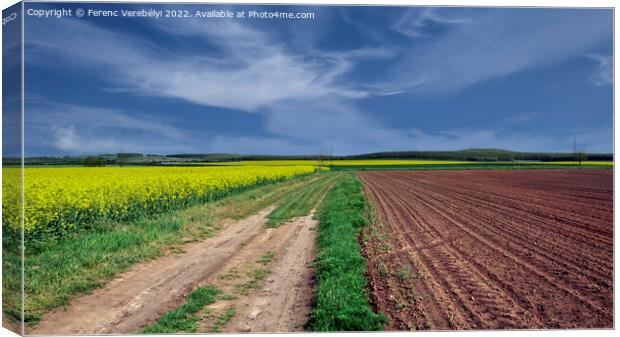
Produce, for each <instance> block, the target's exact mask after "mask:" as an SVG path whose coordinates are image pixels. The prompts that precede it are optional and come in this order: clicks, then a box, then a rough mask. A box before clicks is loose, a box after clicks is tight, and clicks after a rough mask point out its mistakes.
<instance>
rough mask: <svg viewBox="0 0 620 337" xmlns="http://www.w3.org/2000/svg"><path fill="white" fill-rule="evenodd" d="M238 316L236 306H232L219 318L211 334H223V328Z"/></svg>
mask: <svg viewBox="0 0 620 337" xmlns="http://www.w3.org/2000/svg"><path fill="white" fill-rule="evenodd" d="M236 314H237V309H236V308H235V306H234V305H231V306H230V307H228V309H226V311H225V312H224V313H223V314H222V315H220V316H218V317H217V319H216V320H215V323H213V326H212V327H211V329H210V330H209V332H222V328H223V327H224V326H225V325H226V324H227V323H228V322H229V321H230V320H231V319H232V318H233V317H235V315H236Z"/></svg>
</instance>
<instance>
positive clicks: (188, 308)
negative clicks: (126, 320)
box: [143, 286, 234, 333]
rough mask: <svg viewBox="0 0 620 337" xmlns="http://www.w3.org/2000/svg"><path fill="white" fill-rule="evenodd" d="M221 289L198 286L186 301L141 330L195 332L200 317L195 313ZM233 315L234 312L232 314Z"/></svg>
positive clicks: (213, 299)
mask: <svg viewBox="0 0 620 337" xmlns="http://www.w3.org/2000/svg"><path fill="white" fill-rule="evenodd" d="M221 294H222V291H221V290H219V289H217V288H215V287H213V286H207V287H199V288H197V289H196V290H194V291H193V292H192V293H191V294H190V295H189V296H188V297H187V303H185V304H184V305H182V306H180V307H178V308H177V309H176V310H174V311H170V312H168V313H167V314H165V315H164V316H162V317H161V318H160V319H159V320H158V321H157V322H155V323H154V324H153V325H151V326H148V327H147V328H145V329H144V330H143V332H144V333H177V332H197V330H198V326H197V323H198V321H200V318H199V317H197V316H196V315H195V314H196V313H197V312H198V311H200V310H202V308H204V307H205V306H207V305H209V304H212V303H215V302H216V301H217V300H218V296H219V295H221ZM233 315H234V314H233Z"/></svg>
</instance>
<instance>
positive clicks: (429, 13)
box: [392, 7, 474, 38]
mask: <svg viewBox="0 0 620 337" xmlns="http://www.w3.org/2000/svg"><path fill="white" fill-rule="evenodd" d="M473 22H474V19H473V18H472V17H471V16H469V14H468V13H467V11H463V10H454V9H453V8H452V9H447V10H446V9H445V8H444V9H441V8H433V7H425V8H412V9H410V10H408V11H406V12H405V14H403V15H402V16H401V17H400V19H398V20H397V21H396V23H395V24H394V25H393V26H392V28H393V29H394V30H396V31H397V32H399V33H401V34H403V35H406V36H409V37H413V38H419V37H426V36H429V35H428V34H427V33H425V32H424V29H425V28H427V27H428V26H429V25H432V24H443V25H451V26H459V25H466V24H471V23H473ZM453 28H454V27H453Z"/></svg>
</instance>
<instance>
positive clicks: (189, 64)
mask: <svg viewBox="0 0 620 337" xmlns="http://www.w3.org/2000/svg"><path fill="white" fill-rule="evenodd" d="M59 21H60V20H59ZM158 28H160V29H161V30H163V31H165V32H167V33H168V34H172V35H174V36H177V37H178V36H182V37H193V38H197V39H202V40H203V41H204V42H207V43H210V44H214V45H215V46H214V48H213V49H214V52H212V53H211V54H212V55H209V53H207V54H206V55H187V54H184V55H182V54H177V53H175V52H173V51H170V50H166V49H162V48H161V47H157V46H154V45H152V44H150V43H149V42H147V41H144V40H139V39H136V38H134V37H131V36H127V35H125V34H122V33H117V32H113V31H110V30H107V29H104V28H100V27H97V26H94V25H90V24H88V23H85V22H83V21H78V20H62V23H50V25H45V27H43V26H42V25H37V26H35V27H34V28H33V29H31V30H29V34H30V36H29V45H30V50H29V55H32V56H33V58H32V59H31V60H32V64H33V65H36V64H37V63H38V61H41V63H42V64H46V62H44V61H42V58H44V57H48V58H49V57H50V55H51V56H52V57H53V58H56V59H60V60H64V61H65V62H68V63H70V64H71V65H72V66H75V65H83V66H84V67H86V68H91V67H99V68H100V69H101V68H105V69H106V70H107V71H111V72H113V74H114V76H110V77H111V80H112V81H113V82H115V84H116V87H115V88H113V90H117V91H118V90H125V91H133V92H136V93H140V94H146V95H156V96H169V97H175V98H181V99H185V100H187V101H190V102H194V103H198V104H203V105H209V106H217V107H224V108H233V109H241V110H244V111H255V110H256V109H258V108H259V107H261V106H266V105H269V104H271V103H274V102H277V101H280V100H285V99H300V100H312V99H316V98H318V97H321V96H326V95H330V96H342V97H349V98H360V97H365V96H366V95H367V93H366V92H365V91H363V90H358V89H356V88H355V87H350V86H347V85H346V84H344V83H342V82H340V81H339V77H340V76H342V75H343V74H345V73H347V72H349V71H350V70H351V68H352V67H353V66H354V63H353V62H352V60H353V59H359V58H372V57H385V56H386V55H389V52H388V51H386V50H384V49H361V50H352V51H348V52H339V53H335V52H322V51H306V52H305V53H303V54H295V53H292V52H290V51H287V50H286V49H285V47H284V46H283V45H280V44H278V42H277V41H275V40H273V39H271V37H270V36H269V35H267V34H265V33H263V32H261V31H258V30H255V29H251V28H249V27H246V26H243V25H242V24H239V23H237V22H234V21H220V22H217V21H216V22H210V23H204V22H201V23H198V22H195V21H187V22H184V23H183V24H182V25H180V24H166V25H164V24H162V25H160V26H158ZM73 32H80V34H75V33H73ZM218 50H221V52H222V53H223V54H224V55H225V56H224V57H222V56H221V55H217V51H218ZM37 54H39V55H38V56H37ZM48 62H49V60H48Z"/></svg>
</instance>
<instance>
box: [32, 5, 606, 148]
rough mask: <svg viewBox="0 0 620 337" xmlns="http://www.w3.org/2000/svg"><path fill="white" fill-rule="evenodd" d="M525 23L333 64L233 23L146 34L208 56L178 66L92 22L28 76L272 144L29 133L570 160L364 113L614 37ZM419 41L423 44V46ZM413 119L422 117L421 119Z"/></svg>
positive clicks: (111, 121)
mask: <svg viewBox="0 0 620 337" xmlns="http://www.w3.org/2000/svg"><path fill="white" fill-rule="evenodd" d="M515 11H517V12H515ZM518 11H519V10H517V9H515V10H511V11H510V12H509V11H506V10H491V9H487V10H479V11H475V12H474V11H466V10H462V11H460V10H455V9H452V10H449V11H448V10H435V9H415V10H412V11H411V12H409V13H407V14H406V15H404V16H403V17H402V18H401V19H400V20H399V21H398V22H397V24H396V25H395V26H394V29H395V30H396V31H398V32H399V33H400V34H401V35H399V36H400V38H401V39H407V40H411V43H407V44H404V45H401V46H399V47H398V48H395V47H394V46H392V45H387V44H386V45H379V46H377V45H373V46H372V47H364V48H355V49H349V50H340V49H339V50H338V51H334V50H324V49H321V48H317V47H316V44H313V43H308V44H305V45H304V46H303V48H291V47H290V46H289V45H287V44H286V43H285V42H286V39H283V38H282V37H281V36H276V35H274V32H273V31H270V30H268V29H266V28H261V29H258V28H256V27H252V26H249V25H245V24H241V23H240V22H236V21H232V20H228V21H227V20H213V21H191V20H187V21H184V22H183V24H178V23H176V21H175V23H171V22H166V23H165V24H161V25H157V26H152V27H148V28H149V29H154V30H155V31H156V32H157V33H158V34H164V35H165V36H166V37H167V38H171V39H174V40H179V41H191V42H192V43H194V44H195V45H196V46H204V48H196V49H195V50H194V51H188V50H184V51H183V52H182V51H179V50H174V49H172V48H171V49H168V48H167V47H165V46H164V45H163V44H155V43H152V42H151V41H150V40H149V39H148V37H142V38H140V37H138V36H133V35H130V34H126V33H121V32H118V31H114V30H112V29H110V28H104V27H102V26H97V25H93V24H89V23H88V22H87V21H84V20H71V19H63V20H50V21H47V22H46V24H45V25H33V26H32V27H29V29H28V30H27V34H29V35H28V37H27V41H28V46H27V53H28V58H27V62H29V63H28V65H29V66H32V67H37V66H41V67H47V68H50V67H52V68H53V67H61V68H62V67H64V69H72V70H76V69H78V70H80V71H89V72H94V73H98V74H101V76H102V77H104V78H105V79H106V80H107V83H108V85H107V89H108V90H110V91H121V92H125V93H134V94H136V95H147V96H157V97H171V98H176V99H180V100H182V101H185V102H191V103H195V104H199V105H203V106H210V107H220V108H228V109H235V110H239V111H242V112H245V113H251V114H259V115H260V116H262V118H263V121H264V124H262V125H258V126H257V128H262V130H261V131H262V132H263V133H264V134H265V135H262V136H260V135H252V136H250V135H248V136H245V137H231V136H226V135H222V134H210V133H209V132H208V131H203V132H200V133H196V132H195V131H191V132H190V131H188V130H181V129H178V128H175V127H171V126H168V125H166V124H165V123H164V122H156V121H155V122H154V121H150V120H149V118H146V117H141V116H140V114H138V113H136V112H133V111H119V110H115V109H107V108H104V107H88V106H75V105H59V104H57V103H56V104H55V105H48V106H47V107H45V106H43V107H39V111H40V114H39V115H40V117H41V119H39V120H38V122H37V123H39V124H36V123H35V124H34V125H33V127H34V128H35V129H36V131H37V132H40V133H39V135H38V136H37V137H40V139H41V140H43V139H44V138H45V137H49V138H48V139H53V140H54V141H53V144H54V146H55V147H56V148H57V149H60V150H62V151H66V152H76V153H88V152H91V151H95V152H105V151H111V152H115V151H119V150H121V149H123V148H124V149H126V150H130V149H131V151H139V152H151V151H152V152H159V153H166V152H180V151H195V152H208V151H218V152H220V151H226V152H242V153H256V152H265V151H266V149H268V152H271V153H275V152H278V153H289V154H290V153H316V152H317V151H318V150H319V149H321V148H323V149H324V148H327V147H328V146H331V144H333V145H334V148H335V151H336V152H337V153H340V154H345V153H360V152H370V151H384V150H412V149H420V150H422V149H425V150H450V149H462V148H468V147H500V148H509V149H514V150H539V149H549V150H553V149H556V150H562V149H564V148H565V144H570V142H566V140H565V139H564V138H563V137H562V136H560V135H548V134H545V135H536V134H531V133H527V132H520V131H515V130H511V129H502V130H490V129H481V128H468V127H463V128H458V129H450V130H441V131H435V132H429V131H424V130H420V129H417V128H415V127H407V126H401V127H391V126H388V125H386V124H384V123H383V122H382V119H381V118H379V117H380V115H379V114H380V113H384V112H383V111H381V112H378V111H368V109H367V108H364V106H363V105H362V104H360V102H361V101H363V100H364V99H366V98H370V97H376V96H392V95H405V94H415V95H425V94H449V93H452V92H457V91H459V90H464V89H466V88H469V87H471V86H473V85H476V84H478V83H481V82H484V81H487V80H491V79H495V78H499V77H502V76H506V75H510V74H514V73H516V72H519V71H523V70H527V69H533V68H535V67H538V66H541V65H547V64H553V63H557V62H560V61H562V60H565V59H567V58H570V57H579V55H584V54H587V52H589V50H590V48H591V46H592V45H594V44H596V43H597V42H599V41H601V40H604V39H606V38H608V37H609V34H610V32H611V28H610V27H611V19H610V16H609V15H608V12H600V11H596V10H592V11H587V10H586V11H582V12H579V13H578V15H577V14H575V13H576V12H571V11H566V12H562V11H552V12H550V11H546V10H543V9H540V10H537V11H532V12H528V13H529V14H528V20H523V19H522V17H521V16H519V15H517V14H518V13H519V12H518ZM558 13H559V14H558ZM608 19H609V20H608ZM576 22H579V24H576ZM262 27H265V26H262ZM430 28H432V29H437V28H443V29H442V30H441V33H440V34H437V35H436V36H435V35H433V36H430V35H426V34H427V33H429V32H430V30H429V29H430ZM392 33H393V34H397V33H394V32H392ZM402 34H404V35H405V36H402ZM421 36H424V37H425V39H424V40H425V41H424V43H423V44H418V43H416V41H417V40H419V39H418V37H421ZM375 41H376V40H375ZM298 47H299V46H298ZM196 50H200V51H196ZM382 59H388V60H392V61H393V62H390V64H389V65H387V66H384V69H385V71H383V72H382V74H381V76H377V77H372V78H364V79H363V80H360V79H355V80H353V79H351V76H350V75H351V73H352V72H353V71H354V70H355V69H357V68H358V67H360V65H361V64H363V63H364V62H367V61H369V60H382ZM593 59H594V60H596V61H597V62H598V67H599V72H598V75H597V76H595V77H593V83H595V84H597V83H598V84H597V85H604V83H605V80H606V79H607V77H605V76H604V75H606V74H607V71H609V70H610V69H611V60H610V58H608V59H607V61H606V59H605V58H604V57H600V58H593ZM605 62H608V63H605ZM42 108H46V110H43V109H42ZM34 110H35V111H36V109H34ZM411 110H412V113H416V107H411ZM537 117H538V116H537V115H536V114H532V113H530V114H523V115H515V116H512V117H510V118H508V119H507V120H506V121H505V122H506V123H508V124H511V125H513V126H514V125H517V124H523V123H526V122H528V121H531V120H533V119H535V118H537ZM46 125H47V126H46ZM50 125H51V126H52V127H51V128H49V126H50ZM46 127H47V128H48V130H51V131H46V129H45V128H46ZM37 128H38V129H37ZM50 132H51V133H50ZM192 132H193V133H192ZM584 137H586V136H585V135H584ZM189 138H192V139H189ZM608 143H609V141H607V143H605V142H604V141H601V140H600V139H598V140H596V139H594V140H592V141H591V145H589V146H591V148H592V149H603V148H604V147H605V146H608V145H604V144H608ZM192 144H194V145H192ZM195 144H201V145H200V146H203V147H202V148H200V147H198V148H196V145H195ZM202 144H204V145H202Z"/></svg>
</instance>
